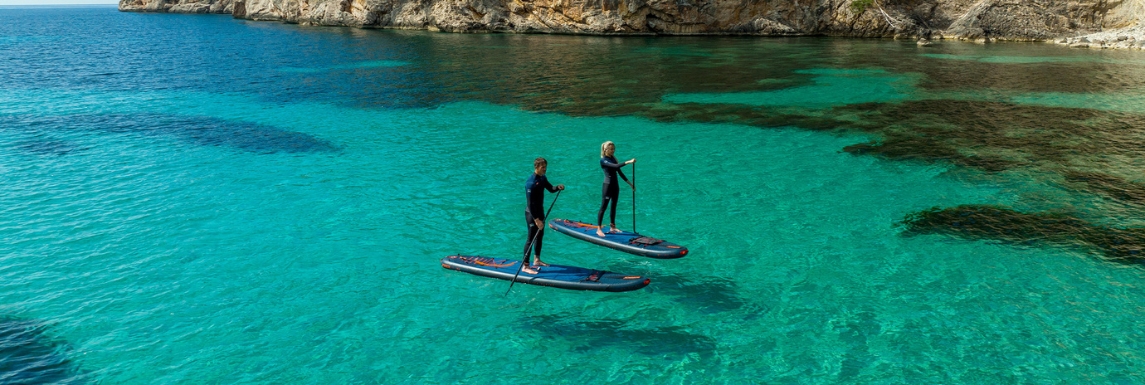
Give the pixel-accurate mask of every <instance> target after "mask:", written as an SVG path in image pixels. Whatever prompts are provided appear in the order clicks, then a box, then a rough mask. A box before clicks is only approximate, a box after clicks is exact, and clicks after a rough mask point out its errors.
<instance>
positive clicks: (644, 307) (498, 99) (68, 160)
mask: <svg viewBox="0 0 1145 385" xmlns="http://www.w3.org/2000/svg"><path fill="white" fill-rule="evenodd" d="M0 20H3V21H4V22H3V23H0V180H2V181H3V190H2V192H0V240H2V242H0V383H45V382H54V383H77V384H79V383H116V384H119V383H140V384H143V383H147V384H150V383H458V382H460V383H474V384H484V383H523V382H526V381H532V382H537V381H540V382H554V383H583V382H602V383H636V384H644V383H649V384H652V383H655V384H662V383H808V384H810V383H982V384H997V383H1057V382H1061V383H1139V382H1143V381H1145V375H1143V374H1142V373H1143V372H1142V370H1141V367H1142V363H1143V362H1145V356H1143V353H1142V352H1145V337H1143V334H1142V333H1140V330H1141V329H1142V328H1143V327H1145V321H1143V320H1145V296H1142V295H1141V293H1142V292H1143V289H1145V267H1143V266H1142V264H1141V261H1142V258H1145V251H1143V247H1145V221H1143V220H1142V219H1141V217H1142V213H1145V176H1143V175H1145V153H1143V150H1142V149H1141V148H1142V147H1141V143H1142V142H1143V141H1145V91H1143V90H1145V55H1143V54H1142V53H1141V52H1118V51H1094V50H1082V51H1077V50H1068V49H1062V48H1060V47H1057V46H1053V45H1042V44H993V45H974V44H967V43H956V42H942V43H940V44H937V45H935V46H933V47H926V48H919V47H917V46H915V45H914V44H913V43H912V42H899V41H893V40H847V39H829V38H814V37H808V38H730V37H729V38H722V37H659V38H649V37H580V36H545V35H459V34H440V33H431V32H423V31H374V30H359V29H346V28H319V27H306V26H298V25H287V24H280V23H275V22H248V21H241V20H234V19H232V18H230V17H229V16H218V15H164V14H133V13H119V12H117V11H116V10H115V9H114V8H113V7H86V8H48V7H31V8H14V7H8V8H0ZM605 140H612V141H615V142H616V143H617V147H618V149H617V154H618V156H619V157H621V158H630V157H636V158H638V159H639V163H637V165H638V167H639V168H638V169H637V170H636V172H638V174H637V175H636V177H637V185H638V186H639V190H638V195H637V196H636V199H637V202H636V203H637V205H636V210H635V218H636V223H637V224H638V226H639V227H638V230H640V231H641V232H642V233H646V234H648V235H652V236H656V237H660V238H665V239H669V240H672V241H674V242H677V243H681V244H684V245H687V246H689V247H690V249H691V253H689V255H688V256H687V257H686V258H683V259H678V260H652V259H645V258H640V257H636V256H632V255H627V254H622V253H620V252H616V251H612V250H608V249H604V248H601V247H598V246H593V245H589V244H587V243H584V242H580V241H577V240H574V239H572V238H569V237H566V236H563V235H560V234H550V235H548V236H547V237H546V238H545V259H546V260H547V261H549V262H552V263H560V264H569V265H577V266H585V267H592V268H600V269H608V270H612V271H617V272H624V273H631V274H642V275H647V276H649V277H651V279H652V284H651V285H650V286H649V287H647V288H646V289H643V290H640V291H635V292H628V293H596V292H576V291H564V290H558V289H552V288H544V287H538V286H529V285H516V286H515V287H514V288H513V290H512V292H511V293H510V294H509V295H508V296H505V295H504V293H505V289H506V288H507V287H508V282H507V281H501V280H493V279H488V278H481V277H476V276H472V275H467V274H464V273H460V272H455V271H447V270H444V269H442V268H441V266H440V264H439V262H438V261H439V260H440V259H441V258H442V257H444V256H445V255H448V254H452V253H466V254H481V255H487V256H495V257H507V258H512V257H516V256H517V253H519V252H520V250H521V246H522V244H523V243H524V241H525V239H524V238H525V234H524V231H525V229H524V226H523V224H522V222H523V218H522V216H523V215H522V211H523V207H524V202H523V199H522V191H521V190H522V188H521V187H522V184H523V182H524V179H525V178H526V177H527V176H528V174H529V173H530V172H531V164H532V159H533V158H534V157H537V156H544V157H546V158H548V159H549V162H550V165H549V176H550V179H551V180H553V181H554V182H557V183H563V184H565V185H567V186H568V190H567V191H566V192H565V193H563V194H562V196H561V198H560V200H559V201H558V202H557V203H556V205H555V209H554V210H553V216H554V217H562V218H573V219H580V220H591V219H592V218H593V217H594V215H595V213H596V205H597V204H598V202H599V194H600V181H601V175H600V174H601V172H600V170H599V167H598V166H597V157H598V148H599V145H600V143H601V142H603V141H605ZM630 174H631V172H630ZM630 194H631V193H630V192H627V191H625V192H622V194H621V198H620V200H621V202H620V212H619V213H618V216H617V217H618V218H617V219H618V222H619V225H620V226H621V227H629V226H631V224H632V223H631V222H632V218H633V207H632V196H631V195H630Z"/></svg>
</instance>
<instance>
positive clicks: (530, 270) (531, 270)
mask: <svg viewBox="0 0 1145 385" xmlns="http://www.w3.org/2000/svg"><path fill="white" fill-rule="evenodd" d="M521 271H523V272H525V274H532V275H537V271H536V270H533V268H531V267H528V266H522V267H521Z"/></svg>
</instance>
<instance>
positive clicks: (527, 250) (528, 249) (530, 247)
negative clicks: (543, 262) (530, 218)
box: [505, 190, 565, 295]
mask: <svg viewBox="0 0 1145 385" xmlns="http://www.w3.org/2000/svg"><path fill="white" fill-rule="evenodd" d="M561 191H565V190H557V195H556V196H554V197H553V203H550V204H549V210H548V211H545V220H548V219H549V213H551V212H553V206H555V205H556V204H557V198H560V197H561ZM544 225H545V224H544V223H542V224H541V227H540V228H538V229H537V233H536V234H534V235H533V239H530V240H529V243H528V244H526V245H525V256H524V257H523V258H522V259H521V266H517V274H514V275H513V280H512V281H509V290H505V295H509V291H511V290H513V284H514V283H517V276H519V275H521V269H524V268H525V258H529V253H530V252H532V251H533V241H536V240H537V237H539V236H541V232H542V231H545V227H544Z"/></svg>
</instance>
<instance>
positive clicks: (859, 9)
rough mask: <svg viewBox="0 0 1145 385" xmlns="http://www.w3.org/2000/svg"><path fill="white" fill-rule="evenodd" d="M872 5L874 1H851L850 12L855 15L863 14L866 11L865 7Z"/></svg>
mask: <svg viewBox="0 0 1145 385" xmlns="http://www.w3.org/2000/svg"><path fill="white" fill-rule="evenodd" d="M874 4H875V0H851V10H852V11H854V12H855V13H863V11H866V10H867V7H870V6H872V5H874Z"/></svg>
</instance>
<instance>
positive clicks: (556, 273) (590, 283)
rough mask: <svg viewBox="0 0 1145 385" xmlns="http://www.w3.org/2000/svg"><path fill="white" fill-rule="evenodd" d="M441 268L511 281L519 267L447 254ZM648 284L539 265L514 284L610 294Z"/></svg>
mask: <svg viewBox="0 0 1145 385" xmlns="http://www.w3.org/2000/svg"><path fill="white" fill-rule="evenodd" d="M441 267H444V268H446V269H450V270H458V271H464V272H466V273H469V274H475V275H480V276H483V277H490V278H500V279H504V280H506V281H512V280H513V275H515V274H517V269H518V268H520V267H521V260H509V259H499V258H489V257H479V256H475V255H450V256H448V257H445V258H442V259H441ZM651 281H652V280H650V279H648V278H644V277H642V276H639V275H624V274H617V273H613V272H608V271H603V270H593V269H585V268H582V267H575V266H560V265H549V266H542V267H541V268H540V270H539V271H537V274H529V273H526V272H524V271H522V272H521V274H520V275H517V282H520V283H527V284H530V285H540V286H551V287H557V288H561V289H570V290H593V291H613V292H618V291H630V290H636V289H640V288H643V287H645V286H648V284H649V283H650V282H651Z"/></svg>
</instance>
